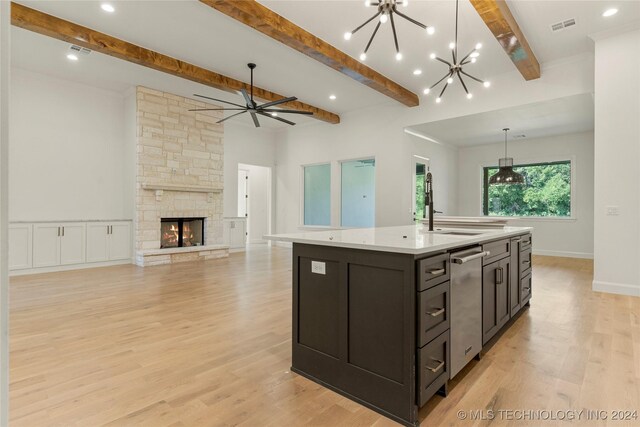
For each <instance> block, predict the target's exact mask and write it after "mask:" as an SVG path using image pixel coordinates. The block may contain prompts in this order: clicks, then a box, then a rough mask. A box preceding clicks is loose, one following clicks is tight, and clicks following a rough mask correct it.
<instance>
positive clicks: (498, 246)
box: [482, 239, 511, 265]
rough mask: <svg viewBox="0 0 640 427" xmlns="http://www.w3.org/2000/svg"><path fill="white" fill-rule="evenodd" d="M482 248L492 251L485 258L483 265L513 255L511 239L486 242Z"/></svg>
mask: <svg viewBox="0 0 640 427" xmlns="http://www.w3.org/2000/svg"><path fill="white" fill-rule="evenodd" d="M482 250H483V251H488V252H490V255H489V256H486V257H484V258H483V261H482V265H488V264H491V263H492V262H495V261H498V260H501V259H502V258H504V257H507V256H509V255H511V240H509V239H505V240H498V241H496V242H489V243H485V244H484V245H482Z"/></svg>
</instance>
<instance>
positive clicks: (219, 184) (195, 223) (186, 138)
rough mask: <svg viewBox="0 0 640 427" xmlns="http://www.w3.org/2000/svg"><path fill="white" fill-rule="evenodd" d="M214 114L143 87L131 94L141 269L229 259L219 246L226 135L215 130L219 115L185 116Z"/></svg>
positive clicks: (203, 105)
mask: <svg viewBox="0 0 640 427" xmlns="http://www.w3.org/2000/svg"><path fill="white" fill-rule="evenodd" d="M216 107H217V106H214V105H211V104H206V103H204V102H200V101H196V100H192V99H188V98H184V97H181V96H177V95H173V94H170V93H166V92H161V91H157V90H154V89H149V88H145V87H138V88H137V90H136V125H137V143H136V146H137V153H136V169H137V170H136V217H135V230H136V233H135V236H136V264H138V265H140V266H148V265H157V264H170V263H174V262H181V261H195V260H207V259H212V258H220V257H225V256H228V253H229V252H228V247H227V246H224V245H222V190H223V153H224V151H223V150H224V143H223V135H224V134H223V126H222V125H220V124H216V122H217V121H218V120H220V118H222V114H221V112H219V111H202V112H200V111H198V112H194V111H188V110H189V109H192V108H216ZM185 227H186V233H185ZM181 233H182V234H181Z"/></svg>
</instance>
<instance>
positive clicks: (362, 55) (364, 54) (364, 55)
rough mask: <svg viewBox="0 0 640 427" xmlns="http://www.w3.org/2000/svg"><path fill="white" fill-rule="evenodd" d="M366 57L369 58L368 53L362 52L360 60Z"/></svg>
mask: <svg viewBox="0 0 640 427" xmlns="http://www.w3.org/2000/svg"><path fill="white" fill-rule="evenodd" d="M365 59H367V54H366V53H361V54H360V61H364V60H365Z"/></svg>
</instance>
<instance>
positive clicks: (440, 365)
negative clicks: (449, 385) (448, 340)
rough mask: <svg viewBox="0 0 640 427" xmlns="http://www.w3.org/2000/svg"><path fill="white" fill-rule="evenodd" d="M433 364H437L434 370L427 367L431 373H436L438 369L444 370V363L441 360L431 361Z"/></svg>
mask: <svg viewBox="0 0 640 427" xmlns="http://www.w3.org/2000/svg"><path fill="white" fill-rule="evenodd" d="M431 360H433V361H434V362H438V365H437V366H436V367H434V368H432V367H430V366H427V369H428V370H430V371H431V372H438V371H439V370H440V369H442V368H444V362H443V361H442V360H438V359H431Z"/></svg>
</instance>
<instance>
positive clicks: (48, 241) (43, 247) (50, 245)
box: [33, 224, 60, 267]
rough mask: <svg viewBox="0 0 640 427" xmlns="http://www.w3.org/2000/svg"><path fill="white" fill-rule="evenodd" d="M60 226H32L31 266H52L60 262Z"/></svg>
mask: <svg viewBox="0 0 640 427" xmlns="http://www.w3.org/2000/svg"><path fill="white" fill-rule="evenodd" d="M59 230H60V227H59V225H58V224H35V225H34V226H33V266H34V267H53V266H56V265H59V264H60V237H59V236H58V234H59Z"/></svg>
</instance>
